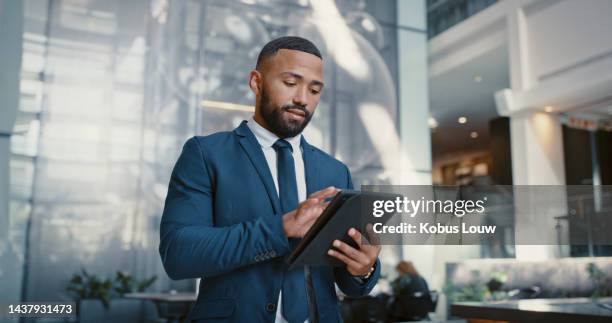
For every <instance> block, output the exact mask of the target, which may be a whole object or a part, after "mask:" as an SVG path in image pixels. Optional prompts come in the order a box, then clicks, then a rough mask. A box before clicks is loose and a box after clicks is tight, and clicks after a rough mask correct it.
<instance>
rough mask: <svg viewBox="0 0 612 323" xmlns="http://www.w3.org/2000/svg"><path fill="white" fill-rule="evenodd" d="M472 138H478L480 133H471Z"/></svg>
mask: <svg viewBox="0 0 612 323" xmlns="http://www.w3.org/2000/svg"><path fill="white" fill-rule="evenodd" d="M470 137H472V139H476V138H478V132H476V131H472V132H470Z"/></svg>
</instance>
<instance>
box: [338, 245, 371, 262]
mask: <svg viewBox="0 0 612 323" xmlns="http://www.w3.org/2000/svg"><path fill="white" fill-rule="evenodd" d="M333 245H334V247H335V248H336V249H338V250H339V251H340V252H342V253H343V254H345V255H346V256H347V257H349V258H351V259H353V260H354V261H355V262H357V263H359V264H367V263H368V257H367V255H366V254H365V253H363V252H361V251H360V250H358V249H355V248H353V247H351V246H349V245H348V244H346V243H344V242H342V241H340V240H334V243H333Z"/></svg>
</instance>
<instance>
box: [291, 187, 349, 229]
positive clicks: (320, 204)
mask: <svg viewBox="0 0 612 323" xmlns="http://www.w3.org/2000/svg"><path fill="white" fill-rule="evenodd" d="M338 192H340V189H337V188H335V187H333V186H330V187H328V188H325V189H322V190H320V191H318V192H314V193H312V194H310V196H309V197H308V199H306V200H305V201H303V202H301V203H300V205H298V208H297V209H295V210H293V211H291V212H289V213H286V214H285V215H283V229H284V231H285V236H287V238H302V237H304V235H305V234H306V232H308V230H310V227H311V226H312V224H313V223H314V222H315V221H316V220H317V219H318V218H319V216H320V215H321V213H322V212H323V210H325V208H326V207H327V205H328V204H329V202H325V199H327V198H330V197H333V196H334V195H336V193H338Z"/></svg>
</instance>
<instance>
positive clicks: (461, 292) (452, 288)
mask: <svg viewBox="0 0 612 323" xmlns="http://www.w3.org/2000/svg"><path fill="white" fill-rule="evenodd" d="M470 274H471V275H472V280H471V281H470V282H469V283H468V284H466V285H465V286H456V285H454V284H453V283H451V282H446V284H444V287H443V289H442V292H443V293H444V294H446V296H447V297H448V299H449V301H450V302H451V303H454V302H480V301H483V300H485V296H486V294H487V287H486V286H485V284H484V283H482V281H481V279H480V272H478V271H477V270H472V271H471V272H470Z"/></svg>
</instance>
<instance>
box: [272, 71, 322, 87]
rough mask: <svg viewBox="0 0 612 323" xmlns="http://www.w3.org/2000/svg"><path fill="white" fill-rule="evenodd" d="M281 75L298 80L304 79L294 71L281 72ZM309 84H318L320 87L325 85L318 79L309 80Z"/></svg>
mask: <svg viewBox="0 0 612 323" xmlns="http://www.w3.org/2000/svg"><path fill="white" fill-rule="evenodd" d="M281 75H283V76H291V77H295V78H296V79H300V80H303V79H304V77H303V76H302V75H300V74H297V73H294V72H282V73H281ZM310 84H312V85H318V86H320V87H323V86H324V85H325V84H323V82H322V81H318V80H312V81H310Z"/></svg>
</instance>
